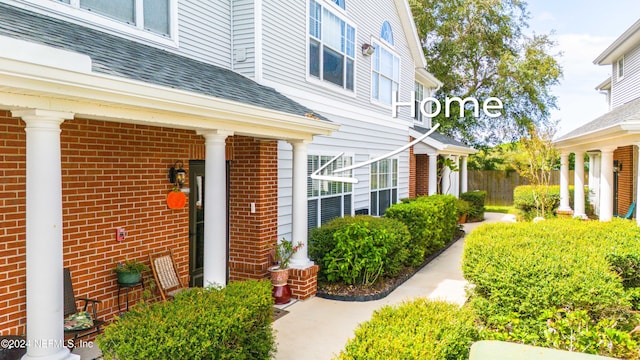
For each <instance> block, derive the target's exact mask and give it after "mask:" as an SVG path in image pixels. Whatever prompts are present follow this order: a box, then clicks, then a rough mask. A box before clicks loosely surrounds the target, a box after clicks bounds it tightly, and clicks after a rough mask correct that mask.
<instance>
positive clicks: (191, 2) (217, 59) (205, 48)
mask: <svg viewBox="0 0 640 360" xmlns="http://www.w3.org/2000/svg"><path fill="white" fill-rule="evenodd" d="M178 19H179V23H178V26H179V41H180V45H179V51H178V52H179V53H181V54H183V55H185V56H188V57H191V58H194V59H197V60H200V61H204V62H207V63H211V64H214V65H217V66H220V67H224V68H227V69H228V68H230V66H231V7H230V1H197V0H179V2H178Z"/></svg>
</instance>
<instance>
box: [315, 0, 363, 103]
mask: <svg viewBox="0 0 640 360" xmlns="http://www.w3.org/2000/svg"><path fill="white" fill-rule="evenodd" d="M343 4H344V3H343ZM355 41H356V30H355V28H354V27H353V26H351V25H350V24H349V23H347V22H346V21H345V20H344V19H342V17H340V16H338V15H337V14H336V13H334V12H333V11H332V10H331V9H329V8H328V7H326V6H323V5H322V4H321V3H320V2H318V1H315V0H311V2H310V4H309V64H308V66H309V75H310V76H311V77H313V78H317V79H321V80H323V81H326V82H329V83H331V84H334V85H337V86H340V87H341V88H343V89H346V90H349V91H353V88H354V76H355V75H354V74H355V48H356V45H355Z"/></svg>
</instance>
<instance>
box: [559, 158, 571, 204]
mask: <svg viewBox="0 0 640 360" xmlns="http://www.w3.org/2000/svg"><path fill="white" fill-rule="evenodd" d="M558 211H564V212H570V211H571V206H570V205H569V153H568V152H563V153H561V154H560V207H559V208H558Z"/></svg>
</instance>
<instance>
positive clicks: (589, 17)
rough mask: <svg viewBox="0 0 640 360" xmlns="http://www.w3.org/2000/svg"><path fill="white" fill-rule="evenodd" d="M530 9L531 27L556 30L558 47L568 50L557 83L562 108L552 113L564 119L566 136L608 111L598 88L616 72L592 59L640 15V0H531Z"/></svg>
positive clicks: (559, 132)
mask: <svg viewBox="0 0 640 360" xmlns="http://www.w3.org/2000/svg"><path fill="white" fill-rule="evenodd" d="M528 10H529V12H530V17H531V18H530V19H529V25H530V27H529V31H531V32H536V33H539V34H541V33H550V32H551V31H552V30H554V31H555V34H554V35H553V36H552V38H553V39H554V40H555V41H556V42H557V43H558V46H557V48H556V49H555V52H562V53H563V55H562V56H561V57H560V58H559V62H560V64H561V65H562V67H563V71H564V78H563V79H562V80H561V84H560V86H557V87H554V88H553V94H554V95H556V96H557V97H558V107H559V109H558V110H556V111H553V112H552V114H551V118H552V119H553V120H560V123H559V126H560V128H559V129H558V131H557V133H556V134H557V135H562V134H565V133H567V132H569V131H571V130H573V129H575V128H576V127H578V126H580V125H581V124H584V123H587V122H589V121H591V120H593V119H595V118H597V117H598V116H600V115H602V114H604V113H605V112H606V111H607V110H608V109H607V105H606V103H605V98H604V95H602V94H599V93H598V91H597V90H595V87H596V86H597V85H598V84H600V83H601V82H602V81H603V80H605V79H606V78H607V77H608V76H610V75H611V68H610V67H609V66H599V65H594V64H593V60H594V59H595V58H596V57H597V56H598V55H600V53H601V52H602V51H604V49H606V48H607V46H609V45H610V44H611V43H612V42H613V41H614V40H615V39H616V38H617V37H618V36H620V35H621V34H622V33H623V32H624V31H625V30H626V29H627V28H629V27H630V26H631V25H632V24H633V23H634V22H636V21H637V20H638V19H640V1H638V0H614V1H611V2H605V1H602V0H600V1H595V0H586V1H574V0H530V1H528Z"/></svg>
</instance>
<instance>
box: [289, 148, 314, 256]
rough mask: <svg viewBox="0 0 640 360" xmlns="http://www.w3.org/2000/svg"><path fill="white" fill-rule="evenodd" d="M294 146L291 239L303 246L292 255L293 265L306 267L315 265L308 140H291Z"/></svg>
mask: <svg viewBox="0 0 640 360" xmlns="http://www.w3.org/2000/svg"><path fill="white" fill-rule="evenodd" d="M291 145H292V146H293V210H292V212H293V215H292V234H291V240H293V243H294V244H297V243H302V248H301V249H300V250H298V251H297V252H296V253H295V254H293V256H292V257H291V262H290V264H291V267H292V268H296V269H306V268H308V267H309V266H312V265H313V262H312V261H311V260H309V256H308V249H307V232H308V227H307V221H308V219H307V176H308V175H307V145H308V142H307V141H291Z"/></svg>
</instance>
